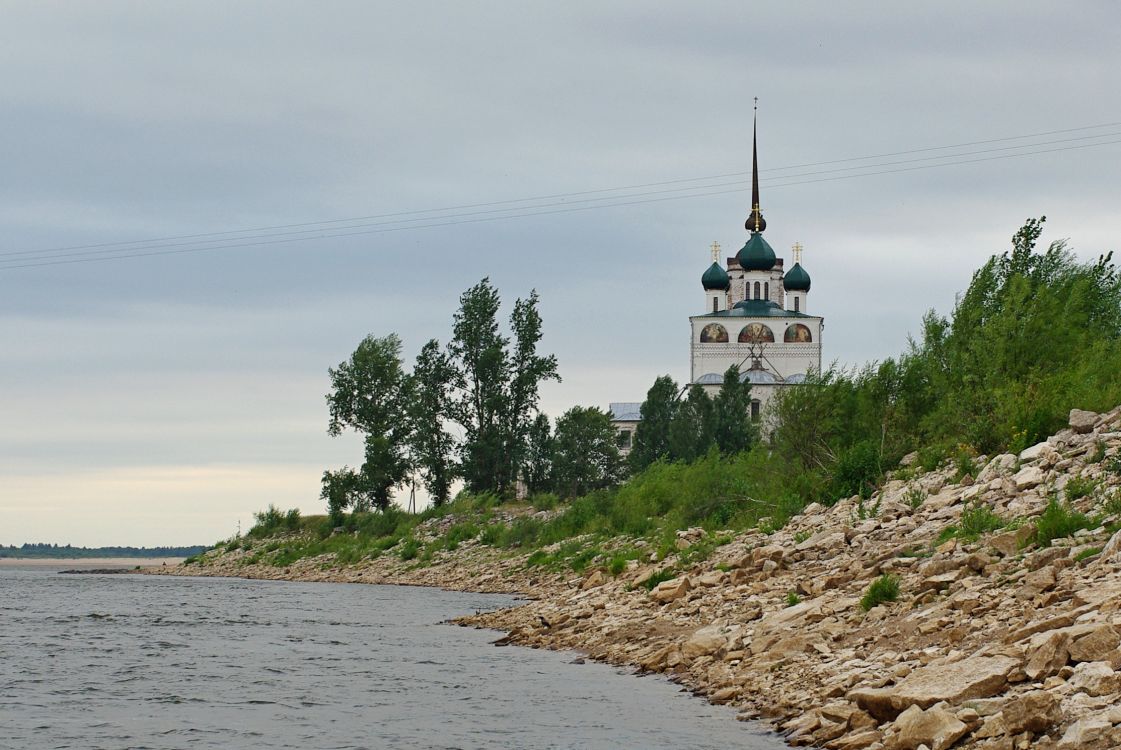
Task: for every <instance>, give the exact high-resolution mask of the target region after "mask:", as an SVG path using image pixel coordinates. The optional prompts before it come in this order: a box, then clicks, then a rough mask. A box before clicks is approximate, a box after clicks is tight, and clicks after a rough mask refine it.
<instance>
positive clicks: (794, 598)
mask: <svg viewBox="0 0 1121 750" xmlns="http://www.w3.org/2000/svg"><path fill="white" fill-rule="evenodd" d="M784 601H785V602H786V606H788V607H793V606H794V605H795V604H800V603H801V602H802V597H800V596H798V592H796V591H791V592H789V593H788V594H787V595H786V599H785V600H784Z"/></svg>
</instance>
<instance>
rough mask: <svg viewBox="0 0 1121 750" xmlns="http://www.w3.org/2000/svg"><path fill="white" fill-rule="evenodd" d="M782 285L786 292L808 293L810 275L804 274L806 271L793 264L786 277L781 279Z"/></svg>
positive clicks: (800, 266)
mask: <svg viewBox="0 0 1121 750" xmlns="http://www.w3.org/2000/svg"><path fill="white" fill-rule="evenodd" d="M782 285H783V286H784V287H785V288H786V289H787V291H793V292H808V291H810V275H809V274H808V273H806V269H804V268H802V264H801V263H795V264H794V267H793V268H791V269H790V270H789V271H787V272H786V276H784V277H783V278H782Z"/></svg>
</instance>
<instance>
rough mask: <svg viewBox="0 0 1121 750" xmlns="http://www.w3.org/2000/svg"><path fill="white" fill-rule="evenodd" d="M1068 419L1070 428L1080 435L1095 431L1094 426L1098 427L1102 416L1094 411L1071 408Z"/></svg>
mask: <svg viewBox="0 0 1121 750" xmlns="http://www.w3.org/2000/svg"><path fill="white" fill-rule="evenodd" d="M1068 421H1069V424H1070V429H1072V430H1074V431H1075V432H1076V433H1078V434H1079V435H1085V434H1086V433H1087V432H1093V431H1094V428H1095V427H1097V426H1098V423H1099V422H1100V421H1101V417H1099V416H1098V415H1097V414H1096V413H1094V412H1092V411H1085V410H1084V409H1071V410H1070V418H1069V420H1068Z"/></svg>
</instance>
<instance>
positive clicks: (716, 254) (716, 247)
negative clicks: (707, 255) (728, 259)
mask: <svg viewBox="0 0 1121 750" xmlns="http://www.w3.org/2000/svg"><path fill="white" fill-rule="evenodd" d="M719 260H720V243H719V242H713V243H712V262H713V263H717V262H719Z"/></svg>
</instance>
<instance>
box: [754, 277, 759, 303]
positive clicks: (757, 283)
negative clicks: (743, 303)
mask: <svg viewBox="0 0 1121 750" xmlns="http://www.w3.org/2000/svg"><path fill="white" fill-rule="evenodd" d="M755 299H759V282H758V281H756V282H755Z"/></svg>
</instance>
